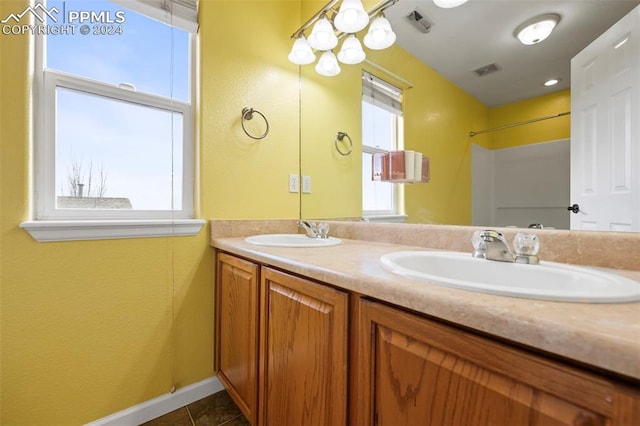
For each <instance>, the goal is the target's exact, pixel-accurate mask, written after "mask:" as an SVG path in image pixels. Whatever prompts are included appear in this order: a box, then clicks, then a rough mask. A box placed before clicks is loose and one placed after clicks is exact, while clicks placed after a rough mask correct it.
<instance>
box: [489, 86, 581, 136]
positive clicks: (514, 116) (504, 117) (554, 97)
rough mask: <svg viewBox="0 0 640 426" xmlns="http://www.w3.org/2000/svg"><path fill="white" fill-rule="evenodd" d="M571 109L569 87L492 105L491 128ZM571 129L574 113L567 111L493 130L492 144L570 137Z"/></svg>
mask: <svg viewBox="0 0 640 426" xmlns="http://www.w3.org/2000/svg"><path fill="white" fill-rule="evenodd" d="M568 111H571V92H570V90H569V89H567V90H562V91H559V92H554V93H550V94H548V95H544V96H539V97H536V98H532V99H527V100H524V101H520V102H514V103H511V104H508V105H503V106H499V107H494V108H491V110H490V111H489V128H495V127H500V126H503V125H506V124H511V123H518V122H522V121H527V120H531V119H534V118H539V117H546V116H549V115H555V114H561V113H564V112H568ZM570 131H571V116H570V115H565V116H562V117H557V118H553V119H549V120H544V121H538V122H536V123H530V124H526V125H523V126H517V127H513V128H510V129H505V130H500V131H497V132H492V133H489V134H488V135H489V136H490V146H489V148H491V149H500V148H509V147H512V146H518V145H528V144H532V143H538V142H548V141H555V140H560V139H567V138H569V136H570Z"/></svg>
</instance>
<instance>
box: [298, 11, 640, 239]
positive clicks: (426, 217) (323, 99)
mask: <svg viewBox="0 0 640 426" xmlns="http://www.w3.org/2000/svg"><path fill="white" fill-rule="evenodd" d="M604 3H606V7H605V5H603V4H604ZM639 3H640V1H622V0H615V1H610V2H584V1H536V2H529V1H506V0H487V1H480V0H469V1H468V2H467V3H465V4H464V5H462V6H459V7H457V8H453V9H446V10H445V9H440V8H438V7H436V6H435V5H434V4H433V2H432V1H431V0H429V1H426V0H425V1H409V0H400V1H399V2H398V3H396V4H395V5H394V6H393V7H391V8H389V9H388V10H387V11H386V12H385V14H386V16H387V18H388V19H389V21H390V22H391V25H392V27H393V29H394V31H395V32H396V34H397V42H396V45H394V46H392V47H391V48H389V49H387V50H385V51H381V52H378V51H373V50H369V49H365V52H366V55H367V59H366V60H365V62H363V63H361V64H359V65H349V66H342V72H341V73H340V74H339V75H337V76H335V77H323V76H319V75H318V74H317V73H315V71H314V70H313V66H303V67H301V99H300V106H301V109H300V120H301V154H300V155H301V164H300V167H301V172H302V174H303V175H308V176H311V177H312V179H313V187H312V192H311V193H303V194H301V215H302V216H303V217H307V218H360V217H362V216H363V209H364V205H363V184H362V176H363V174H365V173H368V170H367V169H366V167H367V166H365V163H367V162H368V161H369V160H367V156H366V155H365V154H366V152H367V149H368V148H366V147H365V146H363V143H364V142H363V141H364V139H365V138H366V137H368V136H367V134H374V135H376V134H378V132H379V122H378V121H377V120H367V118H366V117H367V114H366V112H365V113H363V106H362V105H363V96H362V83H361V82H362V80H361V76H362V71H363V70H364V71H367V72H370V73H371V74H372V75H374V76H376V77H378V78H380V79H382V80H384V81H386V82H388V83H390V84H392V85H394V86H396V87H399V88H400V89H401V90H402V95H401V98H402V104H403V115H402V117H403V122H404V131H403V135H402V136H403V138H402V139H403V143H404V149H407V150H414V151H419V152H422V153H424V155H426V156H428V157H429V158H430V160H431V163H430V165H431V179H430V182H429V183H428V184H411V185H395V188H396V189H398V191H397V192H399V193H401V194H402V193H403V195H404V199H402V198H401V207H402V209H401V213H403V214H404V215H406V218H405V220H406V222H408V223H434V224H457V225H484V226H509V225H514V226H528V225H532V224H542V225H543V226H545V225H546V226H548V227H555V228H569V217H570V215H571V214H572V213H571V212H570V211H568V210H567V206H570V205H571V204H572V202H571V196H570V189H569V188H570V174H569V170H570V165H569V157H570V155H571V150H570V149H569V144H570V142H569V140H570V129H571V116H570V115H566V114H564V113H567V112H569V111H571V109H572V108H571V92H570V88H569V83H570V81H571V75H570V60H571V58H572V57H573V56H575V55H576V54H577V53H578V52H580V51H581V50H582V49H583V48H584V47H585V46H587V45H588V44H589V43H590V42H592V41H593V40H594V39H595V38H597V37H598V35H599V34H601V33H602V32H604V31H605V30H606V29H607V28H608V27H610V26H611V25H612V24H613V23H615V22H616V21H618V20H619V19H620V18H621V17H622V16H624V15H625V14H626V13H627V12H628V11H629V10H631V9H633V8H634V7H635V6H637V5H638V4H639ZM365 5H366V3H365ZM587 6H588V7H591V8H592V9H590V10H589V12H588V13H586V12H584V10H580V9H579V7H587ZM593 8H595V9H593ZM416 10H418V11H420V13H421V16H423V17H425V18H426V19H428V20H429V21H430V23H431V28H430V31H428V32H427V33H423V32H420V31H418V30H417V29H416V27H415V26H414V25H413V24H412V23H411V22H410V20H409V19H408V18H407V16H409V15H411V14H412V13H413V12H415V11H416ZM313 12H314V10H313V7H311V6H310V5H309V6H305V5H303V11H302V13H303V16H307V15H310V14H312V13H313ZM543 13H557V14H559V15H560V17H561V18H560V22H559V24H558V26H557V28H556V29H555V30H554V32H553V33H552V34H551V36H550V37H549V38H548V39H547V40H545V41H543V42H541V43H540V44H536V45H532V46H525V45H523V44H521V43H520V42H519V41H518V40H517V39H516V38H515V35H514V34H513V31H514V29H515V28H516V27H517V26H518V25H519V24H521V23H522V22H524V21H525V20H527V19H529V18H531V17H532V16H537V15H541V14H543ZM414 16H415V14H414ZM488 17H491V19H488ZM485 18H486V19H485ZM500 20H505V21H504V23H501V21H500ZM470 22H473V23H474V25H469V23H470ZM485 30H486V31H488V33H486V34H485V32H484V31H485ZM465 37H466V38H465ZM469 40H475V43H476V44H472V45H471V50H469V49H467V48H465V45H468V44H470V43H471V42H470V41H469ZM478 42H480V43H481V44H483V45H478ZM494 43H495V44H494ZM418 48H419V49H420V50H417V49H418ZM544 55H547V56H546V57H545V56H544ZM558 55H562V56H561V57H559V56H558ZM447 58H448V59H449V60H450V61H449V62H448V63H447V62H446V59H447ZM452 59H456V60H460V61H467V62H466V63H463V64H460V63H456V62H451V60H452ZM498 59H499V61H500V62H498ZM493 62H497V64H496V66H495V68H497V69H498V70H499V71H497V72H495V73H492V74H488V75H485V76H483V77H480V76H478V75H477V74H475V73H473V71H472V70H474V69H477V68H481V67H482V66H484V65H487V64H490V63H493ZM551 67H555V68H551ZM512 68H516V69H517V71H515V72H513V71H512ZM546 68H550V69H546ZM550 77H556V78H558V79H559V80H560V84H559V85H556V86H552V87H546V86H544V85H543V84H542V80H546V79H548V78H550ZM532 81H533V82H532ZM556 115H557V117H555V118H551V119H547V120H541V121H536V122H532V123H529V124H526V125H522V126H514V127H508V128H506V129H503V130H499V131H495V132H486V133H480V132H479V131H481V130H485V129H492V128H496V127H501V126H503V125H508V124H512V123H519V122H524V121H529V120H530V119H532V118H538V117H546V116H556ZM338 131H342V132H346V133H348V134H349V135H350V136H351V137H352V139H353V144H354V149H353V153H352V154H351V155H349V156H342V155H340V154H339V153H338V152H336V150H335V147H334V139H335V135H336V133H337V132H338ZM471 132H478V134H477V135H474V136H471V135H470V133H471ZM365 145H366V144H365ZM374 147H375V145H374ZM536 163H539V164H541V168H539V169H536V166H535V164H536ZM551 171H553V172H554V173H550V172H551ZM381 184H382V183H381ZM384 184H386V183H384ZM386 185H394V184H386ZM539 197H542V200H538V198H539ZM367 210H369V208H367Z"/></svg>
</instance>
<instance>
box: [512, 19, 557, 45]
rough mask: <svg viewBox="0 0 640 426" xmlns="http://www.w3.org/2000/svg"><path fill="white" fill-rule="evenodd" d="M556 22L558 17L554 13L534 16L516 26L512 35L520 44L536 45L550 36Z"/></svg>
mask: <svg viewBox="0 0 640 426" xmlns="http://www.w3.org/2000/svg"><path fill="white" fill-rule="evenodd" d="M558 22H560V15H558V14H555V13H549V14H546V15H540V16H536V17H535V18H531V19H527V20H526V21H524V22H523V23H522V24H520V25H518V27H517V28H516V30H515V31H514V35H515V36H516V37H517V38H518V40H520V42H521V43H522V44H526V45H531V44H538V43H540V42H541V41H543V40H545V39H546V38H547V37H549V36H550V35H551V32H552V31H553V29H554V28H555V27H556V25H558Z"/></svg>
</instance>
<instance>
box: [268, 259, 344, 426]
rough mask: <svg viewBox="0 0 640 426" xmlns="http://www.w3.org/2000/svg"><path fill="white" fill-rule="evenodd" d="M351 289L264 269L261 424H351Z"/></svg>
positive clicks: (305, 425) (301, 425)
mask: <svg viewBox="0 0 640 426" xmlns="http://www.w3.org/2000/svg"><path fill="white" fill-rule="evenodd" d="M347 303H348V296H347V293H345V292H342V291H338V290H335V289H333V288H330V287H326V286H323V285H320V284H316V283H314V282H311V281H308V280H304V279H301V278H298V277H294V276H292V275H288V274H284V273H282V272H278V271H275V270H272V269H269V268H263V270H262V273H261V308H260V312H261V314H260V332H261V343H260V345H261V358H260V378H261V385H260V407H261V408H260V424H263V425H273V426H280V425H296V426H307V425H319V426H325V425H332V426H339V425H344V424H346V414H347V412H346V401H347Z"/></svg>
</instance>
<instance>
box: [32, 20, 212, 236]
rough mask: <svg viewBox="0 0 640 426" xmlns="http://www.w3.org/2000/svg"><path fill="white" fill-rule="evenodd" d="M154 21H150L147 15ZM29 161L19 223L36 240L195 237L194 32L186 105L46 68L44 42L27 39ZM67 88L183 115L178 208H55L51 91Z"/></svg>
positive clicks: (199, 224) (197, 223)
mask: <svg viewBox="0 0 640 426" xmlns="http://www.w3.org/2000/svg"><path fill="white" fill-rule="evenodd" d="M149 19H153V17H149ZM31 44H32V46H31V48H32V51H33V54H34V56H33V61H32V64H33V72H32V76H33V86H32V105H31V107H32V112H33V120H32V121H33V122H32V125H33V137H32V142H33V162H32V165H33V166H32V167H33V170H32V174H31V179H32V184H31V185H32V190H33V191H32V193H33V196H32V200H31V204H32V206H31V211H32V219H31V220H28V221H25V222H23V223H21V224H20V227H21V228H23V229H25V230H26V231H27V232H29V233H30V234H31V235H32V236H33V237H34V239H36V240H37V241H69V240H90V239H112V238H136V237H161V236H176V235H195V234H197V233H198V232H199V231H200V229H201V228H202V226H203V225H204V224H205V221H204V220H202V219H196V218H195V206H196V182H197V172H198V169H197V167H196V161H195V159H196V147H197V145H196V132H195V120H194V111H195V110H196V105H195V104H196V102H197V99H198V97H197V96H196V91H197V79H196V69H195V64H196V63H197V58H196V54H197V51H196V49H195V45H196V43H195V34H194V33H193V32H190V34H189V47H188V49H189V73H188V75H189V95H190V96H189V102H184V101H180V100H177V99H171V98H167V97H163V96H159V95H154V94H150V93H145V92H138V91H134V90H130V89H127V88H123V87H119V86H118V85H117V84H112V83H105V82H101V81H96V80H92V79H89V78H85V77H81V76H76V75H73V74H69V73H65V72H62V71H58V70H54V69H47V68H45V66H44V64H45V55H46V40H45V37H43V36H32V43H31ZM58 87H61V88H64V89H70V90H74V91H78V92H81V93H86V94H88V95H96V96H99V97H101V98H105V97H106V98H111V99H115V100H117V101H123V102H128V103H133V104H136V105H141V106H144V107H150V108H155V109H160V110H163V111H167V112H176V113H180V114H182V119H183V126H182V127H183V135H182V194H181V195H182V204H181V207H182V208H181V209H180V210H119V209H113V210H108V209H57V208H56V190H55V186H56V180H55V150H56V145H55V143H56V141H55V136H56V135H55V128H56V127H55V126H56V116H55V114H56V90H57V88H58Z"/></svg>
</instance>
